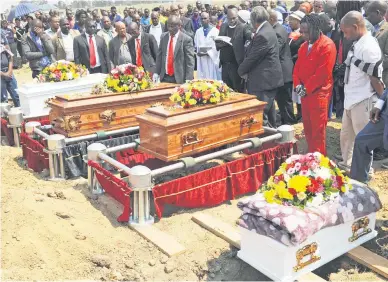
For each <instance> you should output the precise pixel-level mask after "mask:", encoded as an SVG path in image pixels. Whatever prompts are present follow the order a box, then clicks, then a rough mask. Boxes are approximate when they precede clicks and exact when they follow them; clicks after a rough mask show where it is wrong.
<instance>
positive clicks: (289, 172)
mask: <svg viewBox="0 0 388 282" xmlns="http://www.w3.org/2000/svg"><path fill="white" fill-rule="evenodd" d="M294 173H295V168H293V167H291V168H289V169H288V170H287V174H289V175H293V174H294Z"/></svg>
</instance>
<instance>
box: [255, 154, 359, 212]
mask: <svg viewBox="0 0 388 282" xmlns="http://www.w3.org/2000/svg"><path fill="white" fill-rule="evenodd" d="M262 188H263V194H264V198H265V199H266V201H267V202H268V203H277V204H281V205H292V206H297V207H299V208H301V209H304V208H305V207H317V206H320V205H321V204H323V203H324V202H327V201H329V200H332V199H334V198H336V197H338V196H339V195H340V193H346V192H348V191H349V190H350V189H352V186H351V184H350V182H349V178H348V177H346V176H344V175H343V174H342V172H341V171H340V169H339V168H338V167H337V165H336V164H335V163H334V162H333V161H331V160H330V159H329V158H327V157H325V156H323V155H322V154H321V153H318V152H315V153H309V154H307V155H293V156H291V157H290V158H288V159H287V160H286V161H285V162H284V163H283V164H282V165H281V167H280V168H279V169H278V170H277V171H276V173H275V175H274V176H271V177H270V179H269V180H268V182H267V183H266V184H265V185H263V187H262Z"/></svg>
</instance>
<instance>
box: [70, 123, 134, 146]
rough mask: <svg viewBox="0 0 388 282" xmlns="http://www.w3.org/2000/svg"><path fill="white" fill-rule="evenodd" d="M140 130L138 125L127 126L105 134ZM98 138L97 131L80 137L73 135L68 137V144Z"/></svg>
mask: <svg viewBox="0 0 388 282" xmlns="http://www.w3.org/2000/svg"><path fill="white" fill-rule="evenodd" d="M138 130H139V127H138V126H134V127H127V128H122V129H116V130H111V131H107V132H105V135H106V136H113V135H118V134H124V133H129V132H133V131H138ZM97 138H98V135H97V133H93V134H88V135H84V136H79V137H73V138H66V144H69V143H75V142H81V141H86V140H93V139H97Z"/></svg>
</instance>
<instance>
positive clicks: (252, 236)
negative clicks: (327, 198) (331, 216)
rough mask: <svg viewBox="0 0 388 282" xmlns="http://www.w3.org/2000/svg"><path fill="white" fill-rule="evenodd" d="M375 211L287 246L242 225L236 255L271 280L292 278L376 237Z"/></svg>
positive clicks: (289, 279) (288, 279)
mask: <svg viewBox="0 0 388 282" xmlns="http://www.w3.org/2000/svg"><path fill="white" fill-rule="evenodd" d="M375 222H376V213H371V214H369V215H367V216H364V217H361V218H358V219H356V220H354V221H350V222H347V223H344V224H340V225H336V226H332V227H328V228H324V229H322V230H320V231H318V232H317V233H315V234H314V235H312V236H311V237H309V238H308V239H307V240H306V241H304V242H303V243H301V244H300V245H298V246H286V245H284V244H282V243H280V242H278V241H275V240H273V239H272V238H270V237H267V236H263V235H260V234H257V233H256V232H254V231H250V230H248V229H245V228H243V227H239V229H240V231H241V250H240V251H239V252H238V254H237V255H238V257H239V258H240V259H242V260H243V261H245V262H246V263H248V264H250V265H251V266H252V267H254V268H256V269H257V270H258V271H260V272H262V273H263V274H265V275H266V276H268V277H270V278H271V279H273V280H274V281H294V280H295V279H297V278H298V277H300V276H302V275H304V274H307V273H309V272H311V271H313V270H315V269H317V268H318V267H320V266H322V265H324V264H326V263H328V262H330V261H331V260H333V259H335V258H337V257H339V256H341V255H343V254H345V253H346V252H348V251H350V250H351V249H353V248H355V247H358V246H359V245H361V244H363V243H365V242H366V241H368V240H370V239H372V238H374V237H376V235H377V231H376V230H374V229H375Z"/></svg>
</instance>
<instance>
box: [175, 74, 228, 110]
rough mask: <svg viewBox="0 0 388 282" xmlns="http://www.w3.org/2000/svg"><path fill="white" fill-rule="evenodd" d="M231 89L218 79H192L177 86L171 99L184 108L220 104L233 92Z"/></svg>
mask: <svg viewBox="0 0 388 282" xmlns="http://www.w3.org/2000/svg"><path fill="white" fill-rule="evenodd" d="M231 92H232V91H231V89H230V88H229V87H228V86H227V85H226V84H225V83H223V82H222V81H218V80H192V81H189V82H186V83H185V84H183V85H181V86H179V87H177V88H176V89H175V90H174V92H173V93H172V95H171V96H170V100H171V101H172V102H174V103H176V104H178V105H180V106H182V107H184V108H190V107H193V106H196V105H206V104H218V103H219V102H222V101H223V100H225V99H226V98H228V97H229V95H230V94H231Z"/></svg>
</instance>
